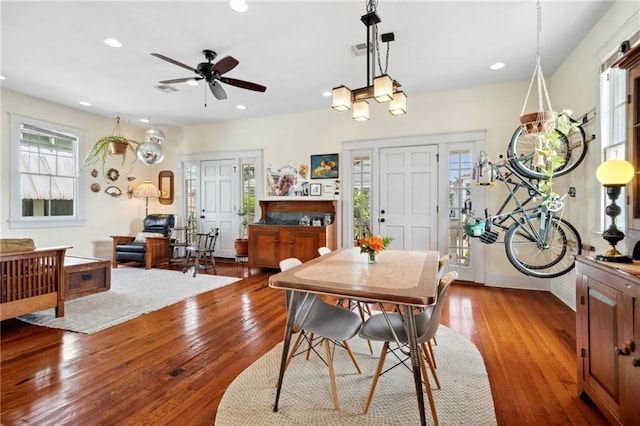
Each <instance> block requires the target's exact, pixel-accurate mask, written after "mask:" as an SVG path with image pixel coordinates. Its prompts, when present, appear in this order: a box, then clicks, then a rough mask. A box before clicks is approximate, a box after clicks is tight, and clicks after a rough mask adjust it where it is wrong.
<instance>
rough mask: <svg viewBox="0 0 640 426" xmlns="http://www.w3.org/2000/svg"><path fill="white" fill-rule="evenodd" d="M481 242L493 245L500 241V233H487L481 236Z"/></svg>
mask: <svg viewBox="0 0 640 426" xmlns="http://www.w3.org/2000/svg"><path fill="white" fill-rule="evenodd" d="M480 241H482V242H483V243H485V244H493V243H495V242H496V241H498V233H497V232H495V231H485V233H484V234H482V235H480Z"/></svg>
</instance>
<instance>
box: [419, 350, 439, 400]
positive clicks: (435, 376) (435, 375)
mask: <svg viewBox="0 0 640 426" xmlns="http://www.w3.org/2000/svg"><path fill="white" fill-rule="evenodd" d="M422 353H423V355H424V356H423V357H424V359H426V360H427V364H429V370H431V374H433V379H434V380H435V382H436V387H437V388H438V389H440V379H438V373H436V369H435V365H434V362H433V359H431V354H429V352H428V351H427V345H426V344H424V343H423V344H422Z"/></svg>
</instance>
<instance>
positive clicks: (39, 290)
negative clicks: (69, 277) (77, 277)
mask: <svg viewBox="0 0 640 426" xmlns="http://www.w3.org/2000/svg"><path fill="white" fill-rule="evenodd" d="M68 248H70V247H50V248H39V249H33V250H27V251H18V252H9V253H0V279H1V280H2V282H1V284H2V286H1V291H2V293H1V295H0V296H1V297H0V320H5V319H9V318H15V317H17V316H20V315H25V314H29V313H32V312H37V311H41V310H43V309H47V308H56V317H61V316H64V298H65V294H64V293H65V285H64V279H65V277H64V256H65V253H66V250H67V249H68Z"/></svg>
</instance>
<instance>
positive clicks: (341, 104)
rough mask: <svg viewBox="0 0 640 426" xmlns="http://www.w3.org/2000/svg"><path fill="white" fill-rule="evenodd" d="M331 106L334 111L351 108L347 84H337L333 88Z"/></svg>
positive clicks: (349, 91)
mask: <svg viewBox="0 0 640 426" xmlns="http://www.w3.org/2000/svg"><path fill="white" fill-rule="evenodd" d="M331 107H332V108H333V109H335V110H336V111H347V110H350V109H351V90H349V88H348V87H347V86H339V87H336V88H335V89H333V103H332V104H331Z"/></svg>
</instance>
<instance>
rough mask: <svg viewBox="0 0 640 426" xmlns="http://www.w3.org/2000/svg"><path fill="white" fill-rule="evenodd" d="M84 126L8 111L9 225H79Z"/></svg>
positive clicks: (82, 221)
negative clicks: (80, 127)
mask: <svg viewBox="0 0 640 426" xmlns="http://www.w3.org/2000/svg"><path fill="white" fill-rule="evenodd" d="M81 146H84V131H82V130H79V129H74V128H71V127H66V126H62V125H59V124H54V123H47V122H44V121H40V120H36V119H32V118H28V117H23V116H19V115H15V114H12V115H11V148H12V149H11V154H12V156H11V182H12V184H11V208H10V210H11V221H10V226H11V227H12V228H39V227H58V226H81V225H83V224H84V203H83V200H82V191H79V188H80V187H81V186H80V181H81V177H80V176H81V173H78V170H79V169H80V167H79V165H78V164H79V163H78V158H80V155H79V154H80V153H79V150H80V147H81Z"/></svg>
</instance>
